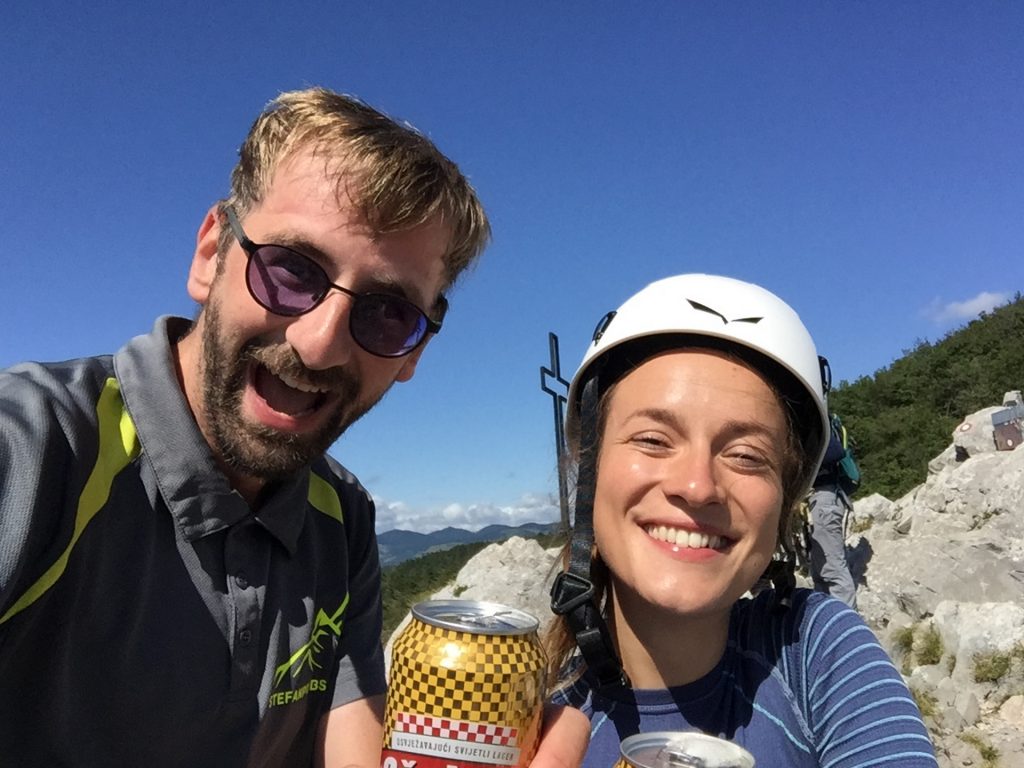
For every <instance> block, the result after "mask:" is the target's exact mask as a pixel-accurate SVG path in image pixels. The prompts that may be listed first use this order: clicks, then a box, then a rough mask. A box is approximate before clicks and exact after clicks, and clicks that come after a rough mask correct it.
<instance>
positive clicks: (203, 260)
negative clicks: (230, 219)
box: [188, 204, 220, 304]
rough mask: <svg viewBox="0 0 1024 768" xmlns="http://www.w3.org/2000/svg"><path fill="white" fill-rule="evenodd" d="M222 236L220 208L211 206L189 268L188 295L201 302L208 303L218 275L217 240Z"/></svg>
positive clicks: (197, 234) (200, 228) (197, 237)
mask: <svg viewBox="0 0 1024 768" xmlns="http://www.w3.org/2000/svg"><path fill="white" fill-rule="evenodd" d="M219 238H220V209H219V207H218V205H217V204H214V205H212V206H211V207H210V210H208V211H207V212H206V216H205V217H204V218H203V223H202V224H200V225H199V232H197V233H196V250H195V253H193V254H192V265H191V266H190V267H189V270H188V295H189V296H191V297H192V299H193V300H194V301H196V302H198V303H199V304H206V300H207V298H209V296H210V286H212V285H213V280H214V278H215V277H216V275H217V241H218V239H219Z"/></svg>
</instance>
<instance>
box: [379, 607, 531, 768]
mask: <svg viewBox="0 0 1024 768" xmlns="http://www.w3.org/2000/svg"><path fill="white" fill-rule="evenodd" d="M537 626H538V622H537V619H536V618H534V617H533V616H531V615H530V614H528V613H526V612H524V611H520V610H517V609H515V608H510V607H508V606H505V605H500V604H498V603H489V602H480V601H473V600H428V601H426V602H423V603H418V604H417V605H415V606H413V609H412V620H411V621H410V622H409V624H408V625H407V626H406V628H405V629H404V630H403V631H402V632H401V634H400V635H399V636H398V638H396V640H395V642H394V643H393V645H392V650H391V674H390V678H389V681H388V694H387V707H386V709H385V712H384V750H383V755H382V760H381V766H382V768H482V766H495V768H497V767H499V766H500V768H525V767H526V766H527V765H529V763H530V761H531V760H532V759H533V756H534V753H535V752H536V750H537V742H538V741H539V739H540V726H541V716H542V710H543V704H544V654H543V652H542V650H541V646H540V641H539V640H538V638H537Z"/></svg>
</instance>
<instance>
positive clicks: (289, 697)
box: [270, 595, 348, 707]
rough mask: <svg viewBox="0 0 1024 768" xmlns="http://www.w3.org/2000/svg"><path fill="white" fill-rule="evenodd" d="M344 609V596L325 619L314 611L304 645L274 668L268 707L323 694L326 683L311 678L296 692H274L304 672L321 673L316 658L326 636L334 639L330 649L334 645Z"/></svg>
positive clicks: (346, 605) (322, 680)
mask: <svg viewBox="0 0 1024 768" xmlns="http://www.w3.org/2000/svg"><path fill="white" fill-rule="evenodd" d="M347 607H348V595H345V599H344V600H343V601H342V602H341V605H340V606H338V610H336V611H335V612H334V613H333V614H331V615H327V613H326V611H324V610H323V608H321V609H319V610H317V612H316V619H315V620H314V622H313V632H312V634H311V636H310V640H309V642H308V643H306V644H305V645H303V646H302V647H301V648H299V649H298V650H297V651H296V652H295V653H293V654H292V656H291V658H290V659H288V661H286V662H285V663H284V664H281V665H280V666H278V668H277V669H276V670H275V671H274V689H275V692H272V693H271V694H270V706H272V707H274V706H277V705H279V704H290V703H293V702H296V701H299V700H300V699H303V698H305V696H306V694H308V693H313V692H316V691H326V690H327V681H326V680H325V679H323V678H313V677H311V679H310V680H309V681H307V682H306V683H305V684H304V685H302V686H301V687H299V688H296V689H289V690H284V691H277V690H276V689H277V688H278V687H279V686H280V685H281V684H282V683H286V682H287V681H289V680H292V681H294V680H295V678H297V677H298V676H299V675H300V674H301V673H302V671H303V670H304V669H306V670H309V673H310V674H311V675H312V673H313V672H314V671H315V670H318V669H321V668H322V667H323V666H324V665H323V662H322V661H320V659H319V658H318V657H319V656H320V655H321V654H322V653H323V651H324V640H325V639H327V638H329V637H330V636H333V637H334V645H337V641H338V639H339V638H340V637H341V627H342V625H343V624H344V621H343V617H344V615H345V608H347Z"/></svg>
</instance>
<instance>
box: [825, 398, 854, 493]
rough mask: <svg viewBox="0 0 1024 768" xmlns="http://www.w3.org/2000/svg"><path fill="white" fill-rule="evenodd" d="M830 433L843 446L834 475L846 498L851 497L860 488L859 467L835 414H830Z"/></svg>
mask: <svg viewBox="0 0 1024 768" xmlns="http://www.w3.org/2000/svg"><path fill="white" fill-rule="evenodd" d="M832 431H833V432H834V433H835V434H836V436H837V437H838V438H839V442H840V443H842V445H843V458H841V459H840V460H839V461H837V462H836V474H837V476H838V480H839V487H840V488H841V489H842V491H843V493H845V494H846V495H847V496H852V495H853V494H854V493H856V492H857V489H858V488H860V467H858V466H857V460H856V459H854V457H853V440H852V439H851V438H850V436H849V434H847V432H846V427H844V426H843V422H842V421H840V419H839V417H838V416H837V415H836V414H834V413H833V414H832Z"/></svg>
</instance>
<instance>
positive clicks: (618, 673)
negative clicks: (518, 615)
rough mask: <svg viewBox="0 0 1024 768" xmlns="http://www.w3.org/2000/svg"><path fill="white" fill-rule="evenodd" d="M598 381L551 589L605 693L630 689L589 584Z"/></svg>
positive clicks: (593, 382) (584, 412)
mask: <svg viewBox="0 0 1024 768" xmlns="http://www.w3.org/2000/svg"><path fill="white" fill-rule="evenodd" d="M597 378H598V377H597V376H591V377H590V379H589V380H588V381H587V383H586V386H585V387H584V388H583V393H582V397H581V398H580V399H581V403H580V421H579V424H580V445H581V454H580V466H579V477H578V479H577V484H576V503H575V505H574V507H575V509H574V516H573V528H572V539H571V542H570V545H569V567H568V568H567V569H566V570H565V571H563V572H562V573H560V574H558V576H557V577H556V578H555V582H554V584H552V585H551V610H552V611H554V612H555V613H556V614H558V615H559V616H565V619H566V622H567V623H568V625H569V629H570V630H571V631H572V632H573V634H574V635H575V636H576V645H577V646H578V647H579V649H580V652H581V653H582V654H583V659H584V661H586V663H587V668H588V669H589V670H590V671H591V672H592V673H593V674H594V675H595V676H596V677H597V680H598V684H599V686H600V687H601V688H607V687H610V686H624V685H628V684H629V680H628V678H627V677H626V673H625V671H624V670H623V669H622V663H621V662H620V661H619V657H618V655H617V654H616V653H615V646H614V645H613V644H612V640H611V634H610V633H609V631H608V625H607V623H606V622H605V620H604V617H603V616H602V615H601V606H599V605H597V603H596V602H595V596H594V583H593V581H592V580H591V550H592V549H593V544H594V491H595V488H596V485H597V453H598V435H597V416H598V391H597Z"/></svg>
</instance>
